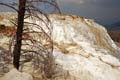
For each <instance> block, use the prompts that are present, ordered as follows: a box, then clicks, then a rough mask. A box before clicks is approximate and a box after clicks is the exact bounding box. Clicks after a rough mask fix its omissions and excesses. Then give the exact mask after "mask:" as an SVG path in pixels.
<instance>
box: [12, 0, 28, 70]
mask: <svg viewBox="0 0 120 80" xmlns="http://www.w3.org/2000/svg"><path fill="white" fill-rule="evenodd" d="M25 6H26V0H19V10H18V25H17V32H16V42H15V46H14V50H13V65H14V67H15V68H16V69H19V65H20V64H19V62H20V53H21V46H22V33H23V26H24V16H25Z"/></svg>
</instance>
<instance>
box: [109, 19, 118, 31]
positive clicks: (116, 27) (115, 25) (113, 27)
mask: <svg viewBox="0 0 120 80" xmlns="http://www.w3.org/2000/svg"><path fill="white" fill-rule="evenodd" d="M107 29H108V30H110V31H120V21H118V22H115V23H113V24H111V25H108V26H107Z"/></svg>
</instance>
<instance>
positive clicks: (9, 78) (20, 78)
mask: <svg viewBox="0 0 120 80" xmlns="http://www.w3.org/2000/svg"><path fill="white" fill-rule="evenodd" d="M0 80H33V78H32V76H31V75H30V74H28V73H25V72H19V71H17V70H16V69H12V70H11V71H10V72H8V73H6V74H5V75H4V76H3V77H2V78H0Z"/></svg>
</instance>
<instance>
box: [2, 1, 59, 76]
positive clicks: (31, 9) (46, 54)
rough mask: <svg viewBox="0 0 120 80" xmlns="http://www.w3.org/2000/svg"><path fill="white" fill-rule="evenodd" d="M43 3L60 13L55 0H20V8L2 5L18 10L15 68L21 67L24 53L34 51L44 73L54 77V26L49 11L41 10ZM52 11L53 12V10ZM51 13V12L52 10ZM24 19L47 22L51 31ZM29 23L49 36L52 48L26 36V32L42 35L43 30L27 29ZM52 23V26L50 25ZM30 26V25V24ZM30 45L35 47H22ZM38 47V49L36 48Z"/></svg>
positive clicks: (14, 53) (47, 27) (14, 51)
mask: <svg viewBox="0 0 120 80" xmlns="http://www.w3.org/2000/svg"><path fill="white" fill-rule="evenodd" d="M41 3H43V4H44V5H45V3H47V4H49V5H51V6H53V7H54V10H53V11H55V10H57V11H58V12H59V13H60V10H59V7H58V6H57V3H56V1H55V0H19V3H18V4H19V8H18V9H16V8H15V7H13V6H12V5H11V4H6V3H3V2H0V4H1V5H5V6H7V7H10V8H12V9H14V10H15V11H17V12H18V19H17V23H14V24H15V25H16V26H17V32H16V37H15V45H14V49H13V65H14V66H15V68H17V69H19V66H20V56H21V55H22V53H28V54H29V53H32V54H34V55H37V59H36V60H37V63H38V65H39V64H40V65H43V66H42V67H43V68H42V69H43V70H44V74H45V76H46V77H47V78H52V75H53V74H55V71H54V69H55V68H54V65H55V64H54V58H53V54H52V51H53V41H52V38H51V33H52V26H51V22H50V20H49V18H48V16H47V12H46V11H43V10H44V9H43V10H41V7H40V6H39V5H41ZM47 6H48V5H47ZM53 11H52V12H53ZM50 13H51V12H50ZM39 15H42V16H43V17H44V18H45V19H42V17H40V16H39ZM24 19H33V20H34V19H36V20H38V21H41V22H43V23H44V24H45V26H46V29H48V30H49V32H48V33H47V32H46V31H45V30H44V29H43V27H44V26H40V25H39V24H36V23H34V22H25V21H24ZM27 25H31V26H35V27H36V28H37V29H40V30H41V32H42V33H43V34H44V35H45V36H46V37H47V39H49V42H50V44H48V45H51V46H50V48H49V49H48V48H46V47H45V46H44V45H43V43H42V42H40V41H37V40H35V39H33V38H28V37H27V38H26V39H25V38H24V37H23V35H24V34H30V33H32V34H37V35H40V36H41V32H37V31H29V30H28V29H27V28H26V29H27V31H26V29H25V26H27ZM48 25H50V27H49V26H48ZM28 28H29V26H28ZM26 40H29V41H30V42H31V43H32V44H29V43H27V42H26V43H25V44H23V43H22V41H24V42H25V41H26ZM25 45H27V46H30V47H34V48H33V49H22V48H21V47H22V46H25ZM35 49H37V50H35ZM33 57H34V58H36V56H33Z"/></svg>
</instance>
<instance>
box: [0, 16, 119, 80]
mask: <svg viewBox="0 0 120 80" xmlns="http://www.w3.org/2000/svg"><path fill="white" fill-rule="evenodd" d="M48 17H49V19H50V21H51V23H52V27H53V29H52V36H51V37H52V39H53V43H54V45H53V46H54V50H53V55H54V57H55V62H56V64H57V66H58V67H60V69H59V70H61V74H63V73H64V74H63V76H64V77H63V76H59V77H57V78H56V80H62V79H63V80H64V79H65V80H120V61H119V59H117V58H116V57H114V56H112V54H120V48H118V47H117V46H116V45H115V43H114V42H113V40H112V39H111V38H110V36H109V35H108V33H107V31H106V29H105V28H104V27H103V26H101V25H99V24H97V23H96V22H94V21H93V20H91V19H85V18H83V17H79V16H74V15H57V14H52V15H48ZM26 21H28V22H35V23H36V24H40V25H41V26H44V24H43V23H41V22H40V21H33V20H30V19H26ZM33 28H34V27H33ZM34 30H35V31H39V30H37V29H35V28H34ZM45 30H46V32H47V29H45ZM36 37H38V36H36ZM2 40H3V38H2ZM3 42H4V40H3ZM62 72H63V73H62ZM6 80H7V79H6ZM12 80H14V79H12ZM15 80H17V79H16V78H15ZM22 80H24V79H22ZM25 80H32V78H30V79H25Z"/></svg>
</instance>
